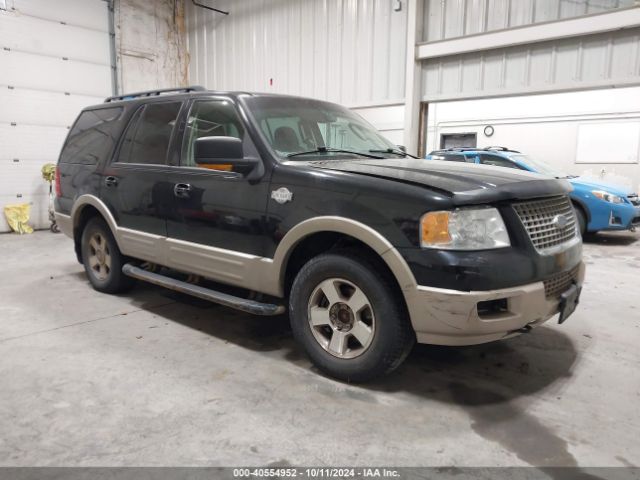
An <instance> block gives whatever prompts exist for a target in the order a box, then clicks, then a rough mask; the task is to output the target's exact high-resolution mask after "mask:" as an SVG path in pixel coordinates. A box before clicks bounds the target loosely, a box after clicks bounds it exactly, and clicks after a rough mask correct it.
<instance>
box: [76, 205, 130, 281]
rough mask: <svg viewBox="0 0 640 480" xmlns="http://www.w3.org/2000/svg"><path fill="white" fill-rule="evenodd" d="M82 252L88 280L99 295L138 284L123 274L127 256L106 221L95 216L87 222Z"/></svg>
mask: <svg viewBox="0 0 640 480" xmlns="http://www.w3.org/2000/svg"><path fill="white" fill-rule="evenodd" d="M81 252H82V263H83V265H84V270H85V272H86V273H87V277H88V278H89V281H90V282H91V285H93V288H94V289H96V290H98V291H99V292H103V293H119V292H123V291H125V290H128V289H130V288H131V287H132V286H133V285H134V284H135V280H134V279H133V278H130V277H127V276H126V275H124V274H123V273H122V266H123V265H124V264H125V263H126V260H125V257H124V256H123V255H122V253H120V249H119V248H118V244H117V243H116V241H115V238H113V234H112V233H111V229H109V227H108V225H107V224H106V222H105V221H104V220H103V219H102V218H97V217H94V218H92V219H91V220H89V222H87V225H86V226H85V227H84V230H83V231H82V238H81Z"/></svg>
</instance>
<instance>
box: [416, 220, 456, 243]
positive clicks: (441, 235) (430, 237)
mask: <svg viewBox="0 0 640 480" xmlns="http://www.w3.org/2000/svg"><path fill="white" fill-rule="evenodd" d="M420 229H421V237H420V239H421V243H422V245H423V246H425V245H430V246H431V245H438V244H446V243H450V242H451V235H450V234H449V212H429V213H427V214H426V215H424V216H423V217H422V220H421V222H420Z"/></svg>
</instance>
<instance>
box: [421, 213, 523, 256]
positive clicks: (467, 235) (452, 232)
mask: <svg viewBox="0 0 640 480" xmlns="http://www.w3.org/2000/svg"><path fill="white" fill-rule="evenodd" d="M420 245H421V246H422V247H423V248H441V249H446V250H485V249H490V248H502V247H508V246H509V245H511V243H510V242H509V234H508V233H507V228H506V227H505V225H504V221H503V220H502V216H500V212H498V210H497V209H495V208H465V209H458V210H453V211H439V212H429V213H427V214H425V215H423V216H422V218H421V219H420Z"/></svg>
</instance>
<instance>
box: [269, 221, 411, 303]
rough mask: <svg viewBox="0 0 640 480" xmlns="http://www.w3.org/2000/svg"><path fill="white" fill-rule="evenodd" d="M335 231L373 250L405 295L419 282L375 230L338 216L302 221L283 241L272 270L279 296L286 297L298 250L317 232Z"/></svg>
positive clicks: (279, 245)
mask: <svg viewBox="0 0 640 480" xmlns="http://www.w3.org/2000/svg"><path fill="white" fill-rule="evenodd" d="M322 232H335V233H342V234H344V235H347V236H350V237H353V238H355V239H357V240H360V241H361V242H363V243H364V244H366V245H368V246H369V247H370V248H371V249H372V250H374V251H375V252H376V253H377V254H378V255H380V257H381V258H382V260H383V261H384V262H385V264H386V265H387V267H389V269H390V270H391V272H392V273H393V275H394V277H395V278H396V281H397V282H398V285H399V286H400V289H401V290H402V291H403V292H404V291H407V290H411V289H415V288H416V287H417V282H416V279H415V277H414V275H413V273H412V272H411V269H410V268H409V265H408V264H407V262H406V261H405V259H404V258H403V257H402V255H400V252H398V250H397V249H396V248H395V247H394V246H393V245H391V243H389V241H388V240H387V239H386V238H385V237H384V236H382V235H381V234H380V233H379V232H377V231H376V230H374V229H373V228H371V227H369V226H368V225H365V224H364V223H361V222H358V221H355V220H352V219H350V218H346V217H339V216H323V217H314V218H310V219H308V220H305V221H303V222H300V223H299V224H297V225H296V226H295V227H293V228H292V229H291V230H289V231H288V232H287V233H286V234H285V236H284V237H283V238H282V240H281V241H280V243H279V244H278V247H277V249H276V252H275V254H274V256H273V267H274V268H273V271H274V273H276V274H277V275H278V277H277V278H273V279H272V280H273V281H275V282H277V284H278V287H279V290H280V294H281V295H283V294H284V276H285V273H286V270H287V263H288V261H289V258H290V256H291V253H292V252H293V251H294V250H295V247H296V246H297V245H298V244H299V243H300V242H301V241H302V240H304V239H305V238H307V237H308V236H310V235H313V234H314V233H322Z"/></svg>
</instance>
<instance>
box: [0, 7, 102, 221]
mask: <svg viewBox="0 0 640 480" xmlns="http://www.w3.org/2000/svg"><path fill="white" fill-rule="evenodd" d="M4 5H6V7H7V10H0V105H1V106H0V231H8V229H9V228H8V225H7V224H6V222H5V219H4V214H2V212H1V209H2V207H3V206H4V205H6V204H9V203H29V204H31V224H32V225H33V226H35V227H38V228H43V227H45V228H46V227H48V224H49V220H48V215H47V206H48V184H46V183H45V182H44V180H43V179H42V177H41V174H40V168H41V167H42V165H43V164H45V163H47V162H56V161H57V158H58V154H59V152H60V148H61V147H62V142H63V141H64V138H65V137H66V135H67V132H68V128H69V126H70V125H71V124H72V123H73V121H74V119H75V117H76V116H77V115H78V112H79V111H80V109H81V108H83V107H85V106H87V105H91V104H94V103H99V102H102V101H103V100H104V97H106V96H108V95H110V94H111V68H110V51H109V33H108V16H107V3H106V2H104V1H102V0H58V1H56V2H52V1H50V0H7V1H6V2H1V3H0V6H4Z"/></svg>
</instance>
